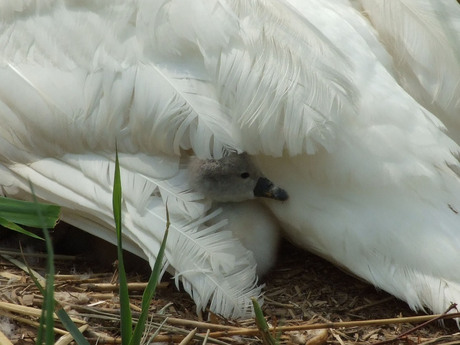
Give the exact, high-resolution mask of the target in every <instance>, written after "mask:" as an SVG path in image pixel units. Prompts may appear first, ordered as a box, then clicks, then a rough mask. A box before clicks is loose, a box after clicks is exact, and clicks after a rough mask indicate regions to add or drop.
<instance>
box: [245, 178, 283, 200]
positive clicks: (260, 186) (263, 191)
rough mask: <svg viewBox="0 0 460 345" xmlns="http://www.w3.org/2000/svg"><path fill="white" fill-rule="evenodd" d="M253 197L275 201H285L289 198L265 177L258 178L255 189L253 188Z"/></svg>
mask: <svg viewBox="0 0 460 345" xmlns="http://www.w3.org/2000/svg"><path fill="white" fill-rule="evenodd" d="M254 195H255V196H256V197H261V198H270V199H275V200H281V201H284V200H287V199H288V198H289V195H288V193H287V192H286V191H285V190H284V189H282V188H279V187H277V186H275V185H274V184H273V182H272V181H270V180H269V179H267V178H265V177H261V178H259V180H258V181H257V184H256V187H255V188H254Z"/></svg>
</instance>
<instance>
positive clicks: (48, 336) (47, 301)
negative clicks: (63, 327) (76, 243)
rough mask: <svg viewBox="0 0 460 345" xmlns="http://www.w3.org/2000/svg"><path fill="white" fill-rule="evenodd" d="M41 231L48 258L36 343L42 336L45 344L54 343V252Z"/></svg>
mask: <svg viewBox="0 0 460 345" xmlns="http://www.w3.org/2000/svg"><path fill="white" fill-rule="evenodd" d="M39 215H40V213H39ZM43 233H44V236H45V241H46V251H47V253H48V259H47V263H46V272H47V277H46V287H45V295H44V303H43V309H42V315H41V318H40V328H39V332H38V337H37V344H40V345H41V344H43V338H44V340H45V344H54V330H53V327H54V319H53V313H54V252H53V246H52V245H51V238H50V235H49V232H48V229H46V228H43Z"/></svg>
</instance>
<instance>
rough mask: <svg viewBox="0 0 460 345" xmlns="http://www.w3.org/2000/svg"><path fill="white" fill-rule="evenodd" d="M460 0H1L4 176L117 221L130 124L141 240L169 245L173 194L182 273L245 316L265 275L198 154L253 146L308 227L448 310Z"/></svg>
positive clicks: (8, 187) (129, 186) (127, 182)
mask: <svg viewBox="0 0 460 345" xmlns="http://www.w3.org/2000/svg"><path fill="white" fill-rule="evenodd" d="M398 6H402V8H403V9H405V10H404V11H400V12H395V10H397V8H398ZM458 7H459V6H458V4H457V2H456V1H455V0H451V1H448V0H443V1H441V0H439V1H436V2H434V1H428V0H423V1H421V0H420V1H419V0H413V1H410V0H401V1H391V0H388V1H380V0H379V1H377V0H375V1H374V0H372V1H371V0H367V1H366V0H362V1H358V0H354V1H351V2H350V1H347V0H337V1H334V2H333V3H332V2H325V1H320V0H284V1H275V0H253V1H247V0H241V1H238V0H233V1H230V0H228V1H224V0H221V1H217V0H216V1H212V0H206V1H204V0H203V1H193V2H191V1H186V0H145V1H134V0H133V1H125V0H123V1H121V0H119V1H102V2H97V3H96V2H92V1H87V2H79V3H78V4H77V3H75V2H74V1H65V0H50V1H46V2H45V1H43V2H39V1H37V2H33V1H32V2H31V1H25V0H23V1H19V0H18V1H14V2H11V1H9V2H6V1H5V2H0V20H1V22H0V47H2V49H1V50H0V54H1V55H0V56H1V59H0V123H1V126H0V147H1V149H0V163H1V174H0V185H1V186H2V191H3V193H4V194H7V195H10V196H12V197H17V198H27V197H28V196H29V190H28V189H29V188H28V183H27V180H28V179H30V180H31V181H32V182H33V183H34V185H35V186H36V192H37V194H38V195H39V197H40V198H42V199H44V200H48V201H51V202H54V203H57V204H60V205H62V206H63V207H64V213H63V217H64V219H65V220H66V221H68V222H70V223H73V224H75V225H77V226H79V227H81V228H83V229H85V230H87V231H89V232H92V233H95V234H97V235H98V236H101V237H104V238H107V239H109V240H112V241H113V237H114V235H113V230H112V229H113V225H112V220H111V196H110V190H111V188H110V186H111V184H112V182H111V179H112V175H113V156H114V147H115V142H117V144H118V148H119V151H120V152H121V157H120V158H121V164H122V179H123V187H124V192H125V202H124V207H125V218H124V225H125V235H126V237H127V242H126V246H127V247H128V248H129V249H130V250H131V251H133V252H135V253H138V254H139V255H143V256H145V257H147V258H148V259H149V260H150V262H152V260H153V259H154V256H155V253H156V252H157V250H158V247H159V240H160V239H161V237H162V234H163V228H164V213H165V210H164V201H165V200H166V199H168V204H169V208H170V210H171V213H172V216H173V225H174V227H173V229H172V232H171V236H170V240H169V243H168V250H167V253H166V255H167V258H168V261H169V264H170V265H171V267H173V268H174V269H175V270H176V273H177V274H176V277H177V279H181V280H182V281H183V282H184V287H185V288H186V289H187V291H189V292H190V293H191V294H192V296H193V298H194V300H195V302H196V303H197V306H198V308H203V307H204V306H205V305H207V304H208V302H209V301H211V306H210V307H211V309H212V310H214V311H216V312H218V313H222V314H224V315H231V316H241V315H244V314H245V313H247V312H249V311H250V302H249V301H248V297H249V296H253V295H258V294H259V293H260V288H258V287H257V286H256V279H255V266H254V261H253V256H252V254H251V253H250V252H248V251H247V250H246V249H245V248H243V247H242V246H241V245H240V244H239V243H238V242H237V241H235V240H234V239H233V238H232V236H231V233H230V232H228V231H220V230H221V227H222V226H223V224H222V222H217V223H215V222H213V218H214V217H217V215H216V214H215V213H213V212H211V213H209V212H208V211H209V210H210V204H209V201H208V200H206V199H203V196H202V195H201V194H199V193H196V192H191V191H190V190H189V189H190V185H189V183H188V179H187V177H186V175H187V169H186V168H185V165H186V161H187V157H186V156H187V155H189V154H191V153H193V154H196V155H197V156H198V157H200V158H210V157H215V158H219V157H221V156H222V154H223V152H224V151H225V150H226V149H227V148H230V149H235V150H238V151H246V152H248V153H249V154H250V155H251V157H252V159H253V160H254V162H256V163H257V165H258V167H259V169H260V170H261V172H262V173H263V174H264V175H265V176H267V177H268V178H270V180H272V181H274V182H275V183H276V184H277V185H279V186H282V187H283V188H285V189H286V190H287V192H288V193H289V196H290V198H289V200H288V201H286V202H283V203H280V202H275V201H274V202H270V201H267V202H266V204H267V206H268V207H269V208H270V209H271V210H272V211H273V213H274V214H275V216H276V218H277V219H278V220H279V221H280V222H281V223H282V224H283V228H284V229H285V231H286V232H287V234H288V236H290V238H291V239H292V240H293V241H294V242H295V243H297V244H298V245H300V246H304V247H305V248H307V249H309V250H312V251H314V252H316V253H318V254H320V255H322V256H324V257H326V258H327V259H329V260H331V261H333V262H335V263H336V264H338V265H341V266H343V267H345V268H347V269H348V270H349V271H351V272H353V273H354V274H356V275H358V276H360V277H362V278H364V279H366V280H368V281H370V282H372V283H373V284H375V285H376V286H378V287H380V288H382V289H384V290H386V291H388V292H390V293H392V294H394V295H396V296H398V297H399V298H401V299H403V300H405V301H407V302H408V303H409V305H410V306H411V307H412V308H416V309H418V308H429V309H431V310H433V311H435V312H440V311H443V310H444V309H445V308H446V307H447V306H448V305H449V303H450V302H455V301H457V302H458V301H459V300H460V268H459V266H458V258H459V255H460V254H459V253H460V231H459V229H460V216H459V214H458V211H459V210H460V183H459V182H460V181H459V178H458V176H457V174H456V172H455V171H458V165H459V162H458V159H457V158H456V154H458V152H459V151H460V149H459V146H458V139H457V138H459V137H460V136H458V135H457V133H458V128H459V127H458V126H457V123H458V120H457V115H458V104H459V102H458V92H457V91H458V80H460V79H459V78H458V71H459V65H460V64H459V59H458V50H459V49H460V48H459V47H460V45H458V44H455V43H456V42H458V39H459V37H460V30H459V8H458ZM406 9H407V11H406ZM360 11H364V12H363V13H364V14H363V13H362V12H360ZM395 13H396V14H395ZM387 20H388V21H387ZM420 21H422V22H424V23H426V25H419V23H420ZM371 23H372V24H371ZM427 32H430V34H432V35H426V33H427ZM435 34H436V35H441V36H439V37H440V38H441V39H439V40H438V39H437V38H438V36H436V35H435ZM380 40H381V41H382V42H383V43H384V44H382V43H381V41H380ZM401 47H405V48H407V49H405V50H401V49H400V48H401ZM405 52H410V54H406V53H405ZM408 56H410V58H408ZM401 59H402V60H401ZM406 59H407V60H406ZM401 61H402V62H403V63H401ZM406 62H407V63H406ZM426 95H428V97H427V96H426ZM441 121H442V122H444V124H443V123H442V122H441ZM444 125H445V126H447V127H445V126H444ZM455 140H457V141H455ZM206 224H208V225H209V224H214V225H211V226H208V225H206Z"/></svg>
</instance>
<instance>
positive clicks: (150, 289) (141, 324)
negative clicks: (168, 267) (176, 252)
mask: <svg viewBox="0 0 460 345" xmlns="http://www.w3.org/2000/svg"><path fill="white" fill-rule="evenodd" d="M169 226H170V222H169V212H168V205H166V230H165V234H164V236H163V241H162V242H161V247H160V250H159V252H158V255H157V259H156V260H155V265H153V270H152V273H151V274H150V278H149V282H148V283H147V287H146V289H145V290H144V294H143V295H142V311H141V314H140V316H139V321H138V322H137V325H136V328H135V329H134V333H133V337H132V339H131V342H130V345H138V344H140V342H141V338H142V334H143V333H144V329H145V322H146V321H147V316H148V312H149V307H150V302H151V301H152V298H153V296H154V295H155V290H156V287H157V283H158V280H159V279H160V274H161V268H162V265H163V257H164V253H165V248H166V240H167V238H168V232H169Z"/></svg>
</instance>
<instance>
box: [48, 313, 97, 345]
mask: <svg viewBox="0 0 460 345" xmlns="http://www.w3.org/2000/svg"><path fill="white" fill-rule="evenodd" d="M56 314H57V316H58V317H59V320H61V322H62V324H63V325H64V327H65V328H66V329H67V330H68V331H69V333H70V334H71V335H72V337H73V339H74V340H75V342H76V343H77V344H78V345H89V342H88V341H87V340H86V339H85V337H84V336H83V334H81V332H80V330H79V329H78V327H77V325H75V324H74V323H73V321H72V320H71V319H70V317H69V315H68V314H67V312H66V311H65V310H64V309H59V310H58V311H57V312H56Z"/></svg>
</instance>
